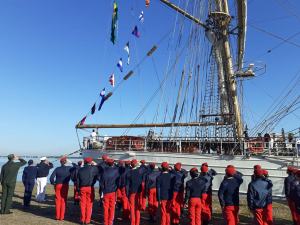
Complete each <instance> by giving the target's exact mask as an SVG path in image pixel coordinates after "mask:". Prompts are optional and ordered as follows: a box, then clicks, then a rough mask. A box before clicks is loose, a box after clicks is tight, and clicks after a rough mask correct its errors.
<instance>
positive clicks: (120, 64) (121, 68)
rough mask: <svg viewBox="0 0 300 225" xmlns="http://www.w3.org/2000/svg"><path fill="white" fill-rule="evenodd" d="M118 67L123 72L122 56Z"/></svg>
mask: <svg viewBox="0 0 300 225" xmlns="http://www.w3.org/2000/svg"><path fill="white" fill-rule="evenodd" d="M117 67H119V68H120V70H121V72H123V67H122V58H120V60H119V63H118V64H117Z"/></svg>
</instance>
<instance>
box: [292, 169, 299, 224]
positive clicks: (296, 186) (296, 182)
mask: <svg viewBox="0 0 300 225" xmlns="http://www.w3.org/2000/svg"><path fill="white" fill-rule="evenodd" d="M294 173H295V175H296V179H295V180H294V182H293V183H292V187H291V198H292V201H293V204H294V207H295V209H296V212H297V221H294V225H300V170H296V169H294Z"/></svg>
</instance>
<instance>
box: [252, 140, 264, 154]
mask: <svg viewBox="0 0 300 225" xmlns="http://www.w3.org/2000/svg"><path fill="white" fill-rule="evenodd" d="M253 145H255V146H253ZM257 145H259V146H257ZM252 146H253V147H252ZM249 148H250V150H251V151H252V152H261V151H262V150H263V149H264V145H263V143H262V141H261V140H258V139H255V140H252V141H251V142H250V143H249Z"/></svg>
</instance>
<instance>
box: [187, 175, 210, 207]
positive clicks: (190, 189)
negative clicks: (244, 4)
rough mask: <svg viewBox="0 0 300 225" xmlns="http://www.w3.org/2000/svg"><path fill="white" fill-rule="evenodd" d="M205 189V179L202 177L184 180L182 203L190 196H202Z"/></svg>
mask: <svg viewBox="0 0 300 225" xmlns="http://www.w3.org/2000/svg"><path fill="white" fill-rule="evenodd" d="M204 190H205V181H204V180H203V179H191V180H189V181H187V182H186V186H185V198H184V204H187V201H188V200H189V199H190V198H202V194H203V193H204Z"/></svg>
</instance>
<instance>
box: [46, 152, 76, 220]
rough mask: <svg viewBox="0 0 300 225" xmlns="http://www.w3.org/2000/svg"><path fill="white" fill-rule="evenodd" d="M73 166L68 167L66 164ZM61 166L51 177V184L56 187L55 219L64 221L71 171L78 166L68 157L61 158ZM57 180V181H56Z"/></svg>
mask: <svg viewBox="0 0 300 225" xmlns="http://www.w3.org/2000/svg"><path fill="white" fill-rule="evenodd" d="M67 162H68V163H70V164H72V165H73V167H72V166H66V163H67ZM60 163H61V166H60V167H57V168H56V169H55V170H54V171H53V173H52V174H51V176H50V183H51V184H52V185H54V189H55V219H56V220H63V219H64V218H65V210H66V204H67V198H68V191H69V181H70V179H71V178H70V176H71V172H70V171H71V169H72V168H74V167H75V166H76V164H75V163H72V162H71V161H70V160H67V158H66V157H64V158H61V160H60ZM54 179H55V180H54Z"/></svg>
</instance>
